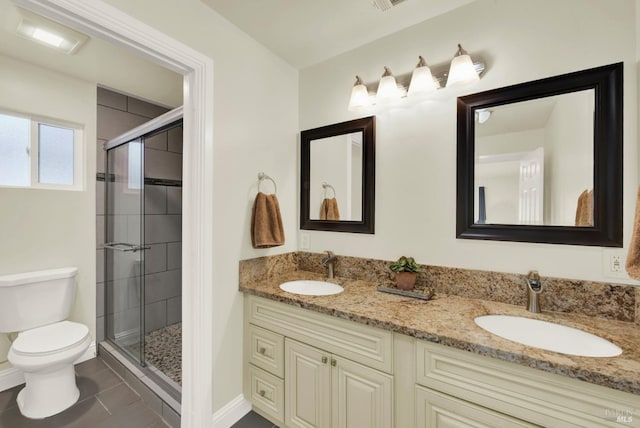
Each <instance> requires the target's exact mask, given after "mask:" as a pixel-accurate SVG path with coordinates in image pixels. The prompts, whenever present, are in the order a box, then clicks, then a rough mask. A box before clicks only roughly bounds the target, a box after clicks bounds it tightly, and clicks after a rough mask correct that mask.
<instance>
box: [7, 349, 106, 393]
mask: <svg viewBox="0 0 640 428" xmlns="http://www.w3.org/2000/svg"><path fill="white" fill-rule="evenodd" d="M95 356H96V342H91V345H89V348H88V349H87V350H86V351H85V353H84V354H82V355H81V356H80V358H78V359H77V360H76V362H75V363H74V364H78V363H81V362H83V361H87V360H90V359H92V358H95ZM23 383H24V374H22V372H21V371H20V370H18V369H14V368H13V367H12V368H10V369H6V370H2V371H0V391H5V390H7V389H11V388H13V387H14V386H18V385H20V384H23Z"/></svg>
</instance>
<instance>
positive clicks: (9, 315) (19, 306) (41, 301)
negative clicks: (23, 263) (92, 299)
mask: <svg viewBox="0 0 640 428" xmlns="http://www.w3.org/2000/svg"><path fill="white" fill-rule="evenodd" d="M77 273H78V269H77V268H75V267H68V268H60V269H50V270H40V271H35V272H25V273H18V274H13V275H3V276H0V333H9V332H14V331H24V330H29V329H31V328H35V327H41V326H43V325H47V324H53V323H55V322H58V321H62V320H64V319H66V318H67V317H68V316H69V313H70V312H71V306H72V305H73V301H74V298H75V291H76V274H77Z"/></svg>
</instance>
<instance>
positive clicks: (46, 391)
mask: <svg viewBox="0 0 640 428" xmlns="http://www.w3.org/2000/svg"><path fill="white" fill-rule="evenodd" d="M90 344H91V336H90V335H89V329H88V328H87V326H85V325H83V324H78V323H74V322H70V321H62V322H58V323H55V324H50V325H47V326H44V327H38V328H34V329H31V330H27V331H24V332H22V333H20V334H19V335H18V337H17V338H16V340H15V341H14V342H13V344H12V346H11V348H10V349H9V355H8V359H9V362H10V363H11V365H12V366H13V367H15V368H17V369H18V370H21V371H22V372H23V373H24V378H25V383H26V386H25V387H24V388H23V389H22V390H21V391H20V392H19V393H18V398H17V402H18V407H19V409H20V413H22V414H23V415H24V416H26V417H28V418H33V419H41V418H45V417H47V416H51V415H55V414H56V413H60V412H61V411H63V410H65V409H67V408H69V407H70V406H72V405H73V404H74V403H75V402H76V401H78V397H79V396H80V392H79V391H78V387H77V386H76V378H75V372H74V369H73V363H74V362H75V361H76V360H77V359H78V358H79V357H80V356H81V355H82V354H84V352H85V351H86V350H87V349H88V348H89V345H90Z"/></svg>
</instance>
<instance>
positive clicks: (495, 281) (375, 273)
mask: <svg viewBox="0 0 640 428" xmlns="http://www.w3.org/2000/svg"><path fill="white" fill-rule="evenodd" d="M324 256H325V254H323V253H309V252H302V251H299V252H292V253H285V254H278V255H273V256H266V257H259V258H254V259H248V260H242V261H240V266H239V269H240V283H241V284H242V283H243V282H245V281H256V280H259V279H261V278H265V279H266V278H269V277H272V276H275V275H281V274H283V273H286V272H290V271H296V270H298V271H306V272H313V273H319V274H324V273H325V272H326V268H325V267H323V266H322V264H321V262H320V261H321V259H322V258H323V257H324ZM391 263H392V262H391V261H388V260H377V259H366V258H360V257H352V256H345V255H338V259H337V261H336V264H335V276H336V277H341V278H348V279H356V280H363V281H368V282H372V283H377V284H380V285H390V284H392V283H393V280H392V276H391V274H392V272H391V271H390V270H389V265H390V264H391ZM421 267H422V272H420V273H419V274H418V278H417V281H416V287H418V288H430V289H432V290H433V291H434V292H435V293H436V294H446V295H454V296H461V297H467V298H471V299H481V300H489V301H493V302H500V303H507V304H512V305H517V306H524V305H525V304H526V301H527V289H526V282H525V280H526V275H520V274H513V273H503V272H491V271H481V270H471V269H460V268H452V267H445V266H429V265H421ZM542 280H543V287H544V289H543V291H542V294H541V295H540V305H541V307H542V310H543V311H545V310H546V311H554V312H567V313H575V314H581V315H587V316H592V317H598V318H604V319H610V320H618V321H625V322H635V323H638V324H640V287H634V286H632V285H625V284H615V283H605V282H595V281H585V280H575V279H564V278H552V277H547V276H544V273H542ZM373 291H375V290H372V292H373Z"/></svg>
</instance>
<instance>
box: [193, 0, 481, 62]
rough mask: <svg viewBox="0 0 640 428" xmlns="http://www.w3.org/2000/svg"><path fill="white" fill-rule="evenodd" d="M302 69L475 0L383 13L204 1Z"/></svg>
mask: <svg viewBox="0 0 640 428" xmlns="http://www.w3.org/2000/svg"><path fill="white" fill-rule="evenodd" d="M201 1H202V2H203V3H205V4H206V5H208V6H210V7H211V8H212V9H214V10H215V11H216V12H218V13H219V14H220V15H222V16H224V17H225V18H226V19H227V20H229V21H230V22H231V23H233V24H235V25H236V26H237V27H238V28H240V29H241V30H242V31H244V32H245V33H247V34H249V35H250V36H251V37H253V38H254V39H255V40H257V41H258V42H260V43H261V44H263V45H264V46H266V47H267V48H269V49H270V50H271V51H273V52H275V53H276V54H278V55H279V56H280V57H282V58H283V59H284V60H285V61H287V62H288V63H289V64H291V65H292V66H294V67H296V68H298V69H301V68H305V67H307V66H310V65H313V64H316V63H319V62H322V61H324V60H326V59H328V58H331V57H334V56H336V55H339V54H341V53H344V52H347V51H349V50H351V49H354V48H357V47H359V46H362V45H364V44H367V43H369V42H372V41H374V40H376V39H379V38H381V37H384V36H386V35H389V34H392V33H395V32H397V31H400V30H402V29H404V28H407V27H410V26H412V25H415V24H418V23H420V22H422V21H425V20H427V19H430V18H433V17H435V16H438V15H441V14H444V13H446V12H448V11H450V10H453V9H456V8H458V7H460V6H463V5H465V4H468V3H471V2H473V1H475V0H404V1H402V2H401V3H398V4H397V5H396V6H394V7H392V8H391V9H389V10H387V11H385V12H382V11H381V10H379V9H378V8H376V7H375V6H374V2H373V0H315V1H312V0H268V1H266V0H201Z"/></svg>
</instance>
